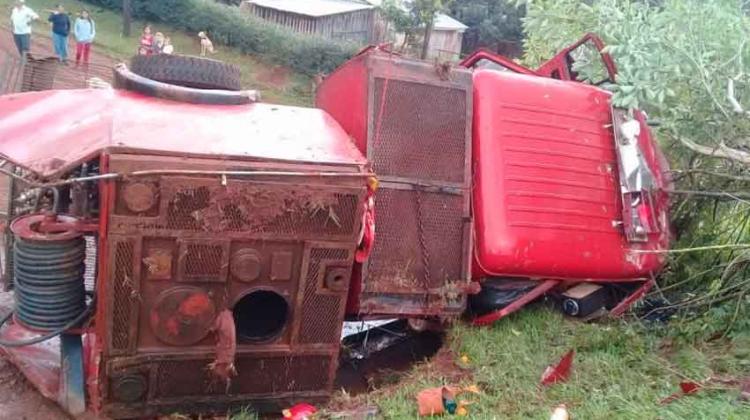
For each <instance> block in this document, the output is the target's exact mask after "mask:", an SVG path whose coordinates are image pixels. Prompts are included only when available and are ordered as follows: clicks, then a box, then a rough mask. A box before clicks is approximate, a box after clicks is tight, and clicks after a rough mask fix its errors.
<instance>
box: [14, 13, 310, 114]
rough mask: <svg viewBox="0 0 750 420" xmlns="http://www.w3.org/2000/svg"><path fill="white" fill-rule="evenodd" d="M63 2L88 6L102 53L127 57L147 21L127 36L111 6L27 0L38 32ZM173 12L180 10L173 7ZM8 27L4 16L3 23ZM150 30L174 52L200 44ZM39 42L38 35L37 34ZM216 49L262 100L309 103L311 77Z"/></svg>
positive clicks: (196, 49)
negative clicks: (280, 77)
mask: <svg viewBox="0 0 750 420" xmlns="http://www.w3.org/2000/svg"><path fill="white" fill-rule="evenodd" d="M13 2H14V0H0V12H1V13H2V15H3V16H6V17H7V16H10V10H11V8H12V6H13ZM58 3H62V4H63V6H65V8H66V10H67V11H68V13H69V14H71V16H74V15H75V14H77V13H78V12H79V11H80V10H81V9H84V8H86V9H88V10H89V11H90V12H91V14H92V17H93V18H94V20H95V21H96V39H95V41H94V50H96V51H98V52H102V53H105V54H107V55H109V56H112V57H114V58H116V59H119V60H123V61H126V60H128V59H129V58H130V57H131V56H132V55H133V54H134V53H135V51H136V48H137V46H138V40H139V38H140V33H141V30H142V29H143V27H144V26H145V24H146V22H143V21H134V22H133V25H132V34H131V36H130V37H124V36H123V35H122V17H121V16H120V14H118V13H115V12H114V11H112V10H109V9H105V8H102V7H100V6H95V5H92V4H88V3H86V2H82V1H78V0H27V1H26V4H27V5H28V6H29V7H31V8H32V9H34V11H36V12H37V13H38V14H39V15H40V16H41V19H40V20H39V21H38V22H36V23H35V24H34V30H35V31H36V33H37V34H46V33H48V32H49V26H48V24H47V21H46V16H47V13H46V12H44V10H45V9H52V8H53V7H54V6H55V5H56V4H58ZM176 13H179V12H178V11H176ZM0 25H3V29H4V30H7V26H5V25H7V19H6V21H4V22H3V23H2V24H0ZM151 26H152V28H153V32H154V33H155V32H162V33H164V34H165V35H167V36H169V37H170V38H171V39H172V44H173V45H174V47H175V52H176V53H178V54H187V55H198V54H199V53H200V44H199V42H198V37H197V36H196V34H189V33H186V32H184V31H180V30H178V29H176V28H174V27H171V26H169V25H164V24H160V23H151ZM36 39H37V41H35V42H40V41H41V40H40V38H36ZM216 49H217V53H216V54H214V55H212V56H211V58H214V59H217V60H223V61H226V62H229V63H233V64H237V65H239V66H240V67H241V68H242V82H243V86H244V87H245V88H248V89H258V90H260V91H261V94H262V97H263V101H264V102H272V103H281V104H289V105H302V106H304V105H310V104H311V103H312V96H311V93H312V91H311V84H310V79H309V78H307V77H305V76H303V75H300V74H296V73H294V72H291V71H289V70H288V69H284V68H279V67H276V66H273V65H269V64H267V63H264V62H262V61H260V60H258V59H256V58H254V57H252V56H249V55H246V54H243V53H240V52H238V51H237V50H235V49H232V48H227V47H224V46H222V45H216ZM278 72H281V73H283V74H286V75H287V77H286V79H287V81H286V83H276V82H273V81H271V75H272V74H274V73H278Z"/></svg>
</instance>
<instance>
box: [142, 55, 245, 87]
mask: <svg viewBox="0 0 750 420" xmlns="http://www.w3.org/2000/svg"><path fill="white" fill-rule="evenodd" d="M130 71H132V72H133V73H135V74H137V75H139V76H143V77H145V78H148V79H151V80H156V81H159V82H163V83H169V84H172V85H177V86H185V87H190V88H196V89H220V90H234V91H237V90H241V89H242V85H241V83H240V68H239V67H238V66H235V65H233V64H227V63H224V62H221V61H217V60H211V59H208V58H201V57H191V56H184V55H168V54H159V55H137V56H135V57H133V58H132V59H131V60H130Z"/></svg>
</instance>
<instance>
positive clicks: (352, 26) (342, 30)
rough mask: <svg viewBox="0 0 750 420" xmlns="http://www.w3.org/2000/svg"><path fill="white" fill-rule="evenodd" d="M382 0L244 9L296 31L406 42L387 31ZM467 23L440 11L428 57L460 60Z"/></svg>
mask: <svg viewBox="0 0 750 420" xmlns="http://www.w3.org/2000/svg"><path fill="white" fill-rule="evenodd" d="M381 3H382V0H246V1H243V2H242V4H241V5H240V9H241V10H242V11H243V12H244V13H247V14H250V15H252V16H255V17H257V18H260V19H263V20H265V21H267V22H271V23H274V24H276V25H280V26H283V27H285V28H289V29H291V30H293V31H295V32H299V33H303V34H311V35H317V36H321V37H323V38H327V39H331V40H335V41H347V42H354V43H357V44H360V45H365V44H380V43H382V42H384V41H386V40H387V39H388V38H390V41H394V45H401V44H402V43H403V34H390V36H389V34H386V33H385V32H386V29H385V28H386V24H385V23H384V21H383V18H382V16H381V14H380V6H381ZM466 29H467V27H466V25H464V24H463V23H461V22H459V21H457V20H456V19H453V18H452V17H450V16H448V15H445V14H442V13H439V14H438V15H437V16H436V17H435V25H434V28H433V31H432V36H431V37H430V44H429V46H428V52H427V58H428V59H431V60H432V59H439V60H442V61H454V60H458V59H459V58H460V55H461V42H462V40H463V34H464V32H465V31H466Z"/></svg>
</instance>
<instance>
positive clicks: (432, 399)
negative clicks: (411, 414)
mask: <svg viewBox="0 0 750 420" xmlns="http://www.w3.org/2000/svg"><path fill="white" fill-rule="evenodd" d="M459 391H460V389H459V388H455V387H449V386H442V387H437V388H427V389H423V390H422V391H420V392H419V393H418V394H417V409H418V412H419V415H420V416H436V415H440V414H445V413H450V414H454V413H455V412H456V410H457V409H458V404H457V403H456V394H458V392H459ZM450 410H452V412H451V411H450Z"/></svg>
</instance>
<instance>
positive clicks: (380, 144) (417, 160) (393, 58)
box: [317, 49, 473, 317]
mask: <svg viewBox="0 0 750 420" xmlns="http://www.w3.org/2000/svg"><path fill="white" fill-rule="evenodd" d="M362 86H364V87H366V89H367V98H366V101H367V102H366V107H362V106H361V105H362V99H361V98H360V97H359V95H360V94H361V93H362V92H361V91H359V90H358V89H360V87H362ZM350 89H352V90H354V96H353V98H352V97H346V95H345V93H346V92H348V91H349V90H350ZM335 95H339V97H336V96H335ZM471 95H472V90H471V73H470V72H469V71H467V70H465V69H460V68H459V69H442V68H440V67H436V66H435V65H434V64H430V63H426V62H421V61H416V60H409V59H405V58H401V57H398V56H397V55H394V54H391V53H388V52H385V51H381V50H378V49H370V50H368V51H367V52H366V53H363V54H361V55H359V56H357V57H355V58H354V59H353V60H351V61H349V62H348V63H346V64H345V65H343V66H342V67H341V68H339V69H338V70H337V71H336V72H334V73H333V75H331V76H330V77H329V78H328V79H326V80H325V81H324V83H323V85H322V87H321V89H320V90H319V93H318V101H317V102H318V105H319V106H321V107H323V108H324V109H325V110H326V111H328V112H330V113H331V114H332V115H333V116H334V117H335V118H337V119H338V120H339V122H340V123H341V125H342V126H343V127H344V128H345V129H346V130H347V131H348V132H349V134H350V135H352V136H353V137H355V140H356V141H357V143H358V144H359V145H360V148H361V149H362V150H364V149H363V142H364V141H366V152H367V157H368V159H369V160H370V162H371V164H372V165H373V169H374V171H375V172H376V173H377V175H378V179H379V180H380V188H379V189H378V191H377V192H376V193H375V197H374V200H375V208H376V210H377V213H378V216H377V217H376V221H375V241H374V245H373V249H372V253H371V255H370V257H369V259H368V261H366V262H365V266H364V267H363V269H362V270H356V272H355V276H354V278H353V280H352V286H351V290H352V293H351V294H350V301H349V303H348V310H349V314H350V315H359V316H372V317H377V316H402V315H403V316H428V315H429V316H431V315H449V314H457V313H460V312H461V311H462V310H463V307H464V304H465V294H466V290H465V287H466V286H467V284H468V282H469V280H470V279H469V277H470V275H469V265H470V253H471V234H470V223H471V217H470V205H469V201H470V196H469V194H470V191H471V190H470V185H471V141H470V136H471V119H472V103H473V102H472V99H471ZM337 100H340V101H343V103H338V102H336V101H337ZM363 130H365V131H363ZM363 133H364V134H365V135H364V136H363Z"/></svg>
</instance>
